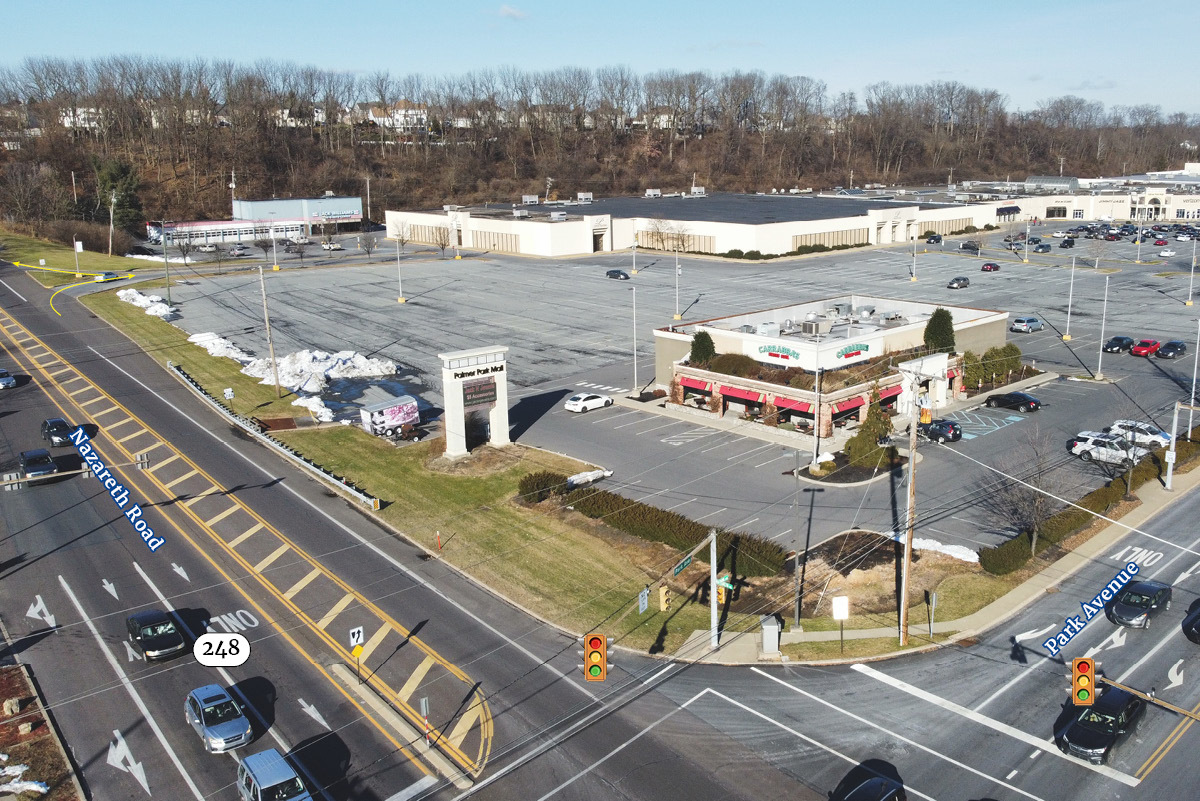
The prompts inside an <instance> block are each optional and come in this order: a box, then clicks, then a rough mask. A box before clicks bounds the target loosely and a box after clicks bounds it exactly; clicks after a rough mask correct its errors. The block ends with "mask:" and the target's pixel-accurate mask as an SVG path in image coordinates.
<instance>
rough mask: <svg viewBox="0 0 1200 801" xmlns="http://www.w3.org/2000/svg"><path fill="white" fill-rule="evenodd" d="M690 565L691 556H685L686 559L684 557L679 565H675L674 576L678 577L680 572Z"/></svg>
mask: <svg viewBox="0 0 1200 801" xmlns="http://www.w3.org/2000/svg"><path fill="white" fill-rule="evenodd" d="M691 563H692V557H691V556H687V557H685V558H684V560H683V561H682V562H680V563H679V564H677V565H675V575H677V576H678V575H679V574H680V573H682V572H683V570H684V568H686V567H687V566H688V565H690V564H691Z"/></svg>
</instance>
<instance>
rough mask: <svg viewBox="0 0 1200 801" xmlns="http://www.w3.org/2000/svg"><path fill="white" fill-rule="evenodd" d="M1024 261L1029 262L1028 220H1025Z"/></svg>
mask: <svg viewBox="0 0 1200 801" xmlns="http://www.w3.org/2000/svg"><path fill="white" fill-rule="evenodd" d="M1025 263H1026V264H1029V220H1026V221H1025Z"/></svg>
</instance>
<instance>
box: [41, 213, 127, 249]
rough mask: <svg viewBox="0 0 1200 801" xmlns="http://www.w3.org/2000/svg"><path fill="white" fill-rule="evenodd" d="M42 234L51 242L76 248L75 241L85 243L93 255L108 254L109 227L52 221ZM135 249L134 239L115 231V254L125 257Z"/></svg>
mask: <svg viewBox="0 0 1200 801" xmlns="http://www.w3.org/2000/svg"><path fill="white" fill-rule="evenodd" d="M42 233H43V234H44V235H45V237H46V238H47V239H49V240H50V241H51V242H57V243H59V244H60V245H68V246H70V247H74V246H75V245H74V242H73V239H72V237H74V239H78V240H79V241H80V242H82V243H83V249H84V250H89V251H91V252H93V253H107V252H108V226H107V225H101V224H100V223H93V222H81V221H79V220H51V221H50V222H47V223H45V225H44V227H43V229H42ZM132 247H133V237H131V236H130V235H129V234H127V233H125V232H124V231H122V230H121V229H120V228H117V229H115V230H114V231H113V253H114V254H115V255H117V256H124V255H125V254H126V253H128V252H129V249H130V248H132Z"/></svg>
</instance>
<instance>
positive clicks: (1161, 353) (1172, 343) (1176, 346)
mask: <svg viewBox="0 0 1200 801" xmlns="http://www.w3.org/2000/svg"><path fill="white" fill-rule="evenodd" d="M1185 353H1187V343H1186V342H1184V341H1183V340H1182V339H1170V340H1167V341H1166V342H1164V343H1163V346H1162V347H1161V348H1159V349H1158V351H1157V352H1156V353H1155V354H1154V355H1155V356H1157V357H1158V358H1160V359H1177V358H1179V357H1180V356H1182V355H1183V354H1185Z"/></svg>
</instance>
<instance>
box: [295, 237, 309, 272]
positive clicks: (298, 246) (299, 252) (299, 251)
mask: <svg viewBox="0 0 1200 801" xmlns="http://www.w3.org/2000/svg"><path fill="white" fill-rule="evenodd" d="M310 244H311V243H309V242H292V248H293V249H294V250H295V252H296V256H298V257H299V259H300V266H301V267H303V266H304V257H305V255H307V253H308V247H309V245H310Z"/></svg>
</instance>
